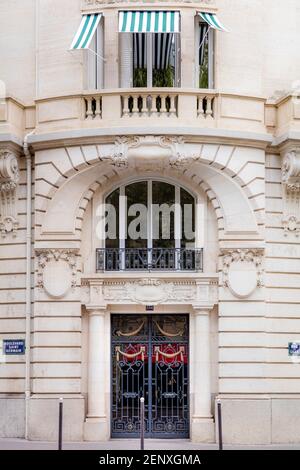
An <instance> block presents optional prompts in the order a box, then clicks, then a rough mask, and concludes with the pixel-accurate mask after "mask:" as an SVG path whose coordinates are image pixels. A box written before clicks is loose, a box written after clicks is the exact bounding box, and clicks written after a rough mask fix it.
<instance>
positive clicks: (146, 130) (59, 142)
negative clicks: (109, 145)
mask: <svg viewBox="0 0 300 470" xmlns="http://www.w3.org/2000/svg"><path fill="white" fill-rule="evenodd" d="M163 134H164V135H182V136H184V137H185V142H193V143H195V142H199V143H214V144H220V145H221V144H233V145H239V146H247V147H255V148H261V149H265V148H266V147H267V145H268V144H270V143H271V142H272V136H270V135H269V134H260V133H255V132H248V131H244V132H241V131H234V130H227V129H208V128H200V129H199V128H198V127H197V128H196V127H182V126H178V127H175V128H174V127H165V128H164V129H163ZM120 135H121V136H124V135H128V136H131V135H162V130H161V127H158V126H157V127H149V126H138V127H125V126H124V127H114V128H111V127H110V128H96V129H75V130H71V131H61V132H51V133H45V134H34V135H31V136H29V137H28V143H29V145H30V146H31V147H32V149H33V150H40V149H46V148H58V147H62V146H64V145H78V144H80V145H84V144H98V143H101V142H111V141H113V140H114V137H117V136H120Z"/></svg>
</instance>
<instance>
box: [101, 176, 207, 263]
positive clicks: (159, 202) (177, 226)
mask: <svg viewBox="0 0 300 470" xmlns="http://www.w3.org/2000/svg"><path fill="white" fill-rule="evenodd" d="M195 226H196V203H195V198H194V196H193V195H192V194H191V193H190V192H188V191H187V190H186V189H184V188H182V187H181V186H179V185H176V184H171V183H168V182H165V181H160V180H155V179H153V180H152V179H148V180H141V181H136V182H134V183H130V184H126V185H123V186H120V187H119V188H117V189H115V190H114V191H113V192H111V193H110V194H109V195H108V196H107V197H106V200H105V227H104V230H105V237H104V238H105V248H102V249H99V250H98V260H97V267H98V270H102V269H106V270H154V269H158V270H201V269H202V250H196V241H195V240H196V239H195V232H196V227H195Z"/></svg>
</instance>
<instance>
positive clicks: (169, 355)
mask: <svg viewBox="0 0 300 470" xmlns="http://www.w3.org/2000/svg"><path fill="white" fill-rule="evenodd" d="M154 351H155V360H156V362H158V359H159V356H160V355H161V356H163V357H165V358H167V359H174V358H175V357H177V356H178V355H180V360H181V362H183V353H184V346H180V348H179V350H178V351H175V352H174V353H167V352H164V351H162V350H161V349H160V347H159V346H156V347H155V348H154Z"/></svg>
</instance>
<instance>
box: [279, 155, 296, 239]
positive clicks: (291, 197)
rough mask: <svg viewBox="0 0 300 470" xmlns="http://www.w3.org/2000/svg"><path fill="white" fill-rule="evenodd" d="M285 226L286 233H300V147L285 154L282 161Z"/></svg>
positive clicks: (283, 221)
mask: <svg viewBox="0 0 300 470" xmlns="http://www.w3.org/2000/svg"><path fill="white" fill-rule="evenodd" d="M281 176H282V188H283V219H282V223H283V228H284V232H285V235H286V236H287V235H288V234H289V233H294V234H295V235H296V237H298V236H299V233H300V147H298V148H295V149H293V150H292V151H290V152H288V153H286V154H285V155H284V158H283V161H282V169H281Z"/></svg>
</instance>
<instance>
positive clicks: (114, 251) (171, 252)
mask: <svg viewBox="0 0 300 470" xmlns="http://www.w3.org/2000/svg"><path fill="white" fill-rule="evenodd" d="M159 270H161V271H197V272H202V271H203V250H202V248H201V249H189V248H97V250H96V271H97V272H103V271H159Z"/></svg>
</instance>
